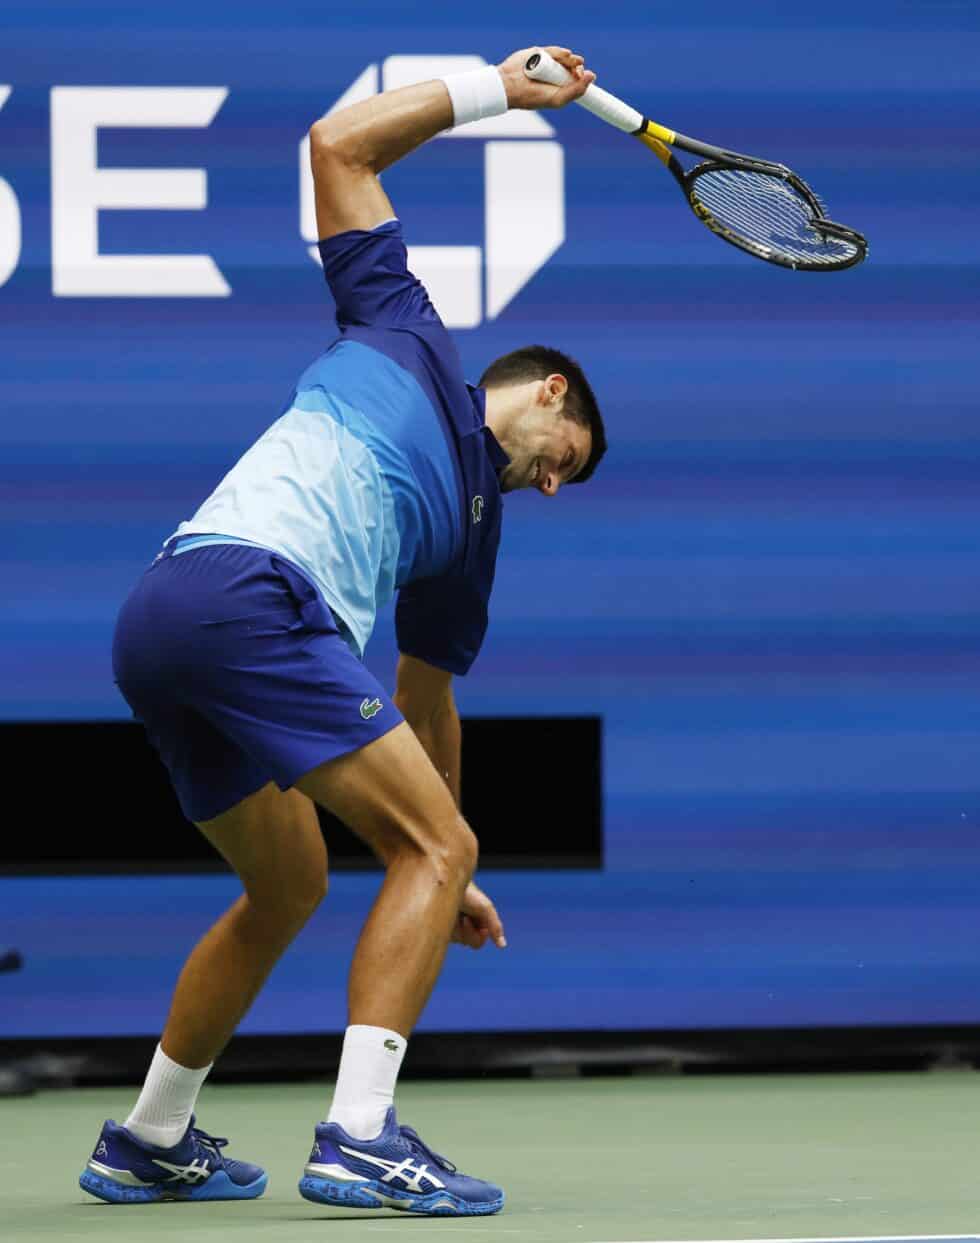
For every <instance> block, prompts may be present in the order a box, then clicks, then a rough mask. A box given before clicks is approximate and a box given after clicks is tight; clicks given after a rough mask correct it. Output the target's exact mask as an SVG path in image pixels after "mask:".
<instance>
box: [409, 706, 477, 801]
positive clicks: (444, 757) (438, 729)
mask: <svg viewBox="0 0 980 1243" xmlns="http://www.w3.org/2000/svg"><path fill="white" fill-rule="evenodd" d="M395 702H396V704H397V703H398V699H397V696H396V698H395ZM399 706H401V705H399ZM406 720H407V721H408V723H409V725H411V727H412V729H413V730H414V731H415V734H416V736H417V738H418V740H419V742H421V744H422V747H423V749H424V751H425V753H426V755H428V757H429V759H430V760H431V761H432V763H433V765H434V766H435V769H436V772H437V773H438V774H439V776H440V777H442V779H443V780H444V781H445V783H446V785H448V786H449V792H450V793H451V794H452V796H453V798H454V799H455V801H456V806H457V807H458V806H459V805H460V802H459V800H460V767H461V764H460V760H461V755H462V740H463V732H462V729H461V727H460V723H459V714H458V713H457V711H456V707H455V704H453V703H451V702H450V703H447V704H446V705H445V707H443V708H441V709H440V710H439V712H437V713H436V714H435V715H434V716H431V717H429V718H427V719H425V720H423V721H418V720H412V718H411V716H406Z"/></svg>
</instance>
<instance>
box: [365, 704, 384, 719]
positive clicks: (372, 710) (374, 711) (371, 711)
mask: <svg viewBox="0 0 980 1243" xmlns="http://www.w3.org/2000/svg"><path fill="white" fill-rule="evenodd" d="M383 707H384V704H383V703H382V702H381V700H380V699H365V700H364V702H363V703H362V704H361V716H362V717H363V718H364V720H365V721H370V719H371V717H373V716H377V715H378V713H379V712H380V711H381V709H382V708H383Z"/></svg>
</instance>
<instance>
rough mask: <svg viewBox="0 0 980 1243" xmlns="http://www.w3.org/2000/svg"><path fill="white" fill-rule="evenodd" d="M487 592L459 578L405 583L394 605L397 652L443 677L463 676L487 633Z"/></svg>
mask: <svg viewBox="0 0 980 1243" xmlns="http://www.w3.org/2000/svg"><path fill="white" fill-rule="evenodd" d="M488 597H489V589H487V590H486V591H483V590H480V589H479V588H478V587H477V586H476V584H474V583H473V582H472V581H471V580H470V579H468V578H464V577H462V576H461V575H448V574H447V575H445V576H443V577H441V578H425V579H419V580H417V581H416V582H414V583H406V584H405V586H404V587H403V588H402V589H401V591H400V592H399V593H398V603H397V605H396V606H395V633H396V635H397V638H398V650H399V651H400V652H404V653H405V655H406V656H415V657H416V658H417V659H418V660H424V661H425V662H426V664H429V665H434V666H435V667H436V668H437V669H445V671H446V672H447V673H455V674H464V673H467V672H468V671H469V668H470V665H472V664H473V661H474V660H476V657H477V653H478V652H479V650H480V646H481V644H482V643H483V637H484V635H485V634H486V632H487V622H488V612H487V603H488Z"/></svg>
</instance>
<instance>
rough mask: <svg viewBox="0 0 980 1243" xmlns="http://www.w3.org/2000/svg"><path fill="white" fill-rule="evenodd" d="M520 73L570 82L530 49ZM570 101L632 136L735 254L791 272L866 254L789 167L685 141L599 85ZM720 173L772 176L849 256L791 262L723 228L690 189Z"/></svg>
mask: <svg viewBox="0 0 980 1243" xmlns="http://www.w3.org/2000/svg"><path fill="white" fill-rule="evenodd" d="M524 72H525V73H526V74H527V76H528V77H529V78H532V79H534V80H535V81H538V82H550V83H552V84H553V85H556V86H560V85H562V84H564V83H566V82H569V81H570V80H571V74H570V73H569V72H568V70H567V69H566V68H565V67H564V66H563V65H560V64H559V63H558V62H557V61H556V60H555V59H554V58H553V57H552V56H551V55H550V54H549V53H548V52H546V51H545V50H544V49H543V48H537V49H535V50H534V51H533V52H532V54H531V55H530V56H528V58H527V60H526V61H525V62H524ZM575 102H576V103H577V104H579V105H580V106H581V107H583V108H585V109H586V111H587V112H591V113H593V115H595V116H597V117H598V118H599V119H600V120H602V121H605V122H606V124H607V125H612V126H613V127H614V128H616V129H618V130H621V131H623V133H627V134H630V135H631V136H632V137H633V138H637V139H639V141H640V142H642V143H643V145H644V146H645V147H648V148H649V149H650V150H651V151H652V152H653V153H654V155H656V156H657V158H658V159H659V160H660V161H661V163H663V164H664V165H665V166H666V168H667V169H668V170H669V171H670V172H671V174H672V175H673V177H674V179H675V180H676V181H677V183H678V185H679V186H680V187H681V189H682V190H683V192H684V197H685V198H686V199H687V202H688V205H689V206H690V207H691V209H692V211H693V212H694V214H695V215H696V216H697V218H698V219H699V220H700V221H701V223H702V224H704V225H705V226H706V227H707V228H709V229H710V230H711V232H712V233H714V234H715V236H716V237H720V238H721V239H722V241H725V242H728V243H729V244H730V245H732V246H737V247H738V249H739V250H743V251H745V252H746V253H747V254H750V255H754V256H755V257H756V258H758V259H764V260H765V261H766V262H767V263H775V264H777V265H779V266H780V267H784V268H792V269H793V270H794V271H798V272H839V271H841V270H842V269H843V268H851V267H854V266H855V265H856V264H858V263H860V262H861V261H862V260H863V259H864V258H865V256H866V255H867V253H868V242H867V239H866V238H865V237H864V236H863V235H862V234H860V233H858V232H857V230H855V229H850V228H848V227H847V225H843V224H837V223H836V222H834V221H833V220H828V219H827V218H826V217H825V216H824V206H823V204H822V203H821V202H820V200H819V199H818V198H817V196H816V195H815V194H814V192H813V191H812V190H811V189H810V187H809V186H808V185H807V184H806V182H805V181H804V180H803V178H802V177H800V176H799V175H798V174H797V173H794V172H793V170H792V169H790V168H787V167H786V165H785V164H775V163H773V162H772V161H771V160H762V159H757V158H756V157H755V156H751V155H742V154H741V153H739V152H738V151H727V150H725V148H723V147H714V146H712V145H711V144H710V143H706V142H701V141H700V140H699V139H697V138H689V137H688V136H687V135H686V134H678V133H677V131H676V130H672V129H668V128H667V126H666V125H660V124H658V122H656V121H652V120H651V119H650V118H649V117H645V116H643V114H642V113H640V112H637V110H636V109H635V108H633V107H632V106H631V105H630V104H627V103H625V102H624V101H623V100H622V99H619V98H618V97H617V96H616V95H611V94H610V93H609V91H605V90H603V89H602V87H600V86H596V85H595V83H593V84H592V85H590V86H589V88H588V90H587V91H585V93H584V94H583V95H581V96H579V98H578V99H576V101H575ZM672 147H679V148H680V150H682V151H686V152H687V153H688V154H689V155H696V156H700V157H701V163H700V164H696V165H695V166H694V168H691V169H685V168H684V166H683V165H682V164H681V162H680V160H678V159H677V156H676V155H674V153H673V151H672V150H671V148H672ZM721 169H729V170H734V171H741V172H748V173H762V174H764V175H766V176H769V177H777V178H778V179H779V180H780V181H783V182H785V183H786V185H787V186H789V187H790V189H792V190H793V191H794V192H795V193H796V194H797V195H799V197H800V198H801V199H802V200H803V201H804V203H806V205H807V207H808V208H809V209H810V212H811V214H812V217H813V219H812V220H811V221H810V222H809V223H810V225H811V227H813V228H814V229H816V230H817V231H818V232H820V233H822V234H824V236H825V237H830V238H835V239H837V240H839V241H842V242H847V243H848V244H849V245H851V246H853V247H854V253H853V254H852V255H850V256H849V257H847V258H845V259H841V260H837V261H834V262H831V263H816V262H813V261H808V260H806V259H793V258H791V257H790V256H789V255H781V254H779V252H778V251H776V250H774V249H772V248H770V247H768V246H765V245H763V244H762V243H761V242H753V241H752V240H751V239H749V238H746V237H742V236H741V235H740V234H738V233H736V232H735V231H734V230H733V229H729V228H728V226H727V225H725V224H724V223H723V222H722V221H720V220H718V219H716V217H715V216H714V215H713V213H712V212H711V210H710V209H709V208H708V207H706V206H705V205H704V203H702V202H701V200H700V199H699V198H698V197H697V194H696V192H695V189H694V187H695V185H696V183H697V180H698V178H699V177H701V176H703V175H704V174H705V173H709V172H716V171H719V170H721Z"/></svg>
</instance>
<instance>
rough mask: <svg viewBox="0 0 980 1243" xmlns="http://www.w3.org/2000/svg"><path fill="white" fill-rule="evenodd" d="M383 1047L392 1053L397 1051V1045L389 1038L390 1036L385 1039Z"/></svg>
mask: <svg viewBox="0 0 980 1243" xmlns="http://www.w3.org/2000/svg"><path fill="white" fill-rule="evenodd" d="M385 1048H386V1049H390V1050H391V1051H392V1053H397V1052H398V1045H397V1044H396V1043H395V1041H394V1040H391V1039H390V1038H389V1039H388V1040H386V1041H385Z"/></svg>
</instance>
